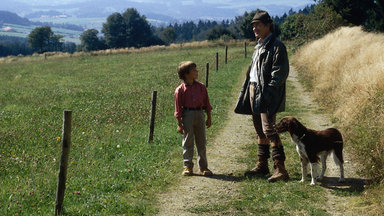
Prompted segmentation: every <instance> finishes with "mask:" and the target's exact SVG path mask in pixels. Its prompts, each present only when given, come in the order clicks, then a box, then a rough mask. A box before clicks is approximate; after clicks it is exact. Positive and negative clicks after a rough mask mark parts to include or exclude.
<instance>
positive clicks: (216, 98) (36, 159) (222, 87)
mask: <svg viewBox="0 0 384 216" xmlns="http://www.w3.org/2000/svg"><path fill="white" fill-rule="evenodd" d="M223 50H224V49H223V47H222V46H220V47H216V48H215V47H213V48H212V47H210V48H200V49H194V48H188V49H174V50H163V51H161V50H160V51H156V52H141V53H140V52H138V53H129V54H116V55H108V56H80V57H73V58H69V57H68V58H61V59H51V60H50V59H48V60H46V61H43V60H42V61H37V62H23V61H17V62H13V63H3V64H0V83H2V84H1V85H0V185H1V187H0V215H16V214H19V215H52V214H53V213H54V202H55V195H56V181H57V172H58V166H59V161H58V160H59V154H60V148H61V147H60V144H61V137H60V136H61V127H62V112H63V110H64V109H70V110H72V111H73V120H72V122H73V128H72V147H71V152H70V160H69V170H68V182H67V189H66V197H65V202H64V207H65V209H64V210H65V214H66V215H116V214H128V215H135V214H137V215H142V214H152V213H154V212H155V211H156V208H155V207H154V206H153V204H154V203H155V200H154V199H155V195H156V194H157V193H159V192H160V191H162V190H165V189H166V188H167V187H168V186H169V185H170V184H172V183H173V182H174V181H177V179H178V178H179V175H180V171H181V170H182V159H181V152H182V148H181V136H180V135H179V134H177V133H176V120H175V118H174V117H173V111H174V102H173V93H174V89H175V88H176V87H177V85H179V84H180V80H178V78H177V74H176V68H177V65H178V63H179V62H180V61H182V60H193V61H195V62H196V63H197V65H198V69H199V71H200V80H202V81H203V82H204V77H205V73H204V71H205V63H206V62H210V63H211V73H210V82H209V88H208V91H209V95H210V98H211V104H212V106H213V113H212V115H213V127H212V128H211V129H209V130H208V136H209V137H212V134H213V133H214V131H217V130H218V129H220V127H221V126H222V125H221V122H222V121H218V119H219V118H220V117H224V114H225V111H226V110H225V108H226V107H227V104H228V102H229V101H230V100H231V98H230V97H227V96H228V95H229V94H230V92H232V91H233V89H232V88H233V84H234V83H235V82H236V81H237V80H238V79H237V78H238V76H239V74H240V72H241V71H242V70H244V67H246V66H247V64H248V61H249V60H248V59H244V57H243V51H242V47H238V48H230V49H229V53H230V54H229V63H228V65H226V66H223V61H221V62H220V67H221V68H220V70H219V72H217V73H216V71H215V70H214V67H213V64H214V56H215V53H216V52H220V53H223ZM222 56H223V55H220V58H221V60H223V58H222ZM153 90H157V91H158V104H157V118H156V124H155V125H156V128H155V137H154V142H153V143H151V144H148V143H147V138H148V137H147V134H148V126H149V113H150V104H151V102H150V98H151V93H152V91H153Z"/></svg>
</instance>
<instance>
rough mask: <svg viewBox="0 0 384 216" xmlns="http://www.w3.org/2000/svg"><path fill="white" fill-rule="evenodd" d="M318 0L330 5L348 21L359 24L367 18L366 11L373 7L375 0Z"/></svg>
mask: <svg viewBox="0 0 384 216" xmlns="http://www.w3.org/2000/svg"><path fill="white" fill-rule="evenodd" d="M320 2H323V3H325V4H326V5H328V6H329V7H331V8H332V9H333V10H334V11H336V12H337V13H338V14H340V15H341V16H342V17H343V19H345V20H347V21H348V22H349V23H352V24H354V25H361V24H363V23H364V22H365V20H366V19H367V16H368V15H367V11H368V10H369V9H371V8H373V7H374V2H375V0H322V1H320ZM376 2H377V0H376Z"/></svg>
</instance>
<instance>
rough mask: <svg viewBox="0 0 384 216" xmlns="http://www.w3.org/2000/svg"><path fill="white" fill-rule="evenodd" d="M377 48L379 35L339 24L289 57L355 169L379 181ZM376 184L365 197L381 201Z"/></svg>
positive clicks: (382, 93) (382, 65)
mask: <svg viewBox="0 0 384 216" xmlns="http://www.w3.org/2000/svg"><path fill="white" fill-rule="evenodd" d="M383 47H384V35H383V34H374V33H367V32H363V31H362V30H361V28H359V27H353V28H351V27H344V28H340V29H338V30H336V31H335V32H333V33H331V34H328V35H326V36H325V37H324V38H322V39H320V40H316V41H313V42H311V43H309V44H308V45H306V46H304V47H302V48H301V49H300V50H299V51H297V52H296V54H295V55H294V57H293V63H294V65H295V67H296V68H297V70H298V71H299V73H300V77H301V79H302V80H303V83H304V84H306V85H307V88H308V89H309V90H310V91H312V92H313V95H314V96H315V98H316V99H317V102H318V103H319V104H320V105H321V106H322V107H324V108H326V109H327V110H330V111H329V112H331V113H332V114H333V116H334V118H335V121H336V122H337V125H338V126H339V127H341V129H342V131H343V134H344V139H345V143H346V147H347V148H350V149H352V150H353V151H354V155H355V156H356V159H357V160H359V162H360V164H361V167H360V169H361V170H360V171H361V173H362V174H363V175H365V176H367V177H369V178H372V179H373V180H374V181H375V182H379V183H384V133H383V131H384V55H383V51H382V48H383ZM378 187H379V189H375V190H373V191H370V192H368V193H367V195H368V197H370V198H371V199H375V200H377V201H378V202H377V203H379V204H380V205H382V203H383V200H384V195H383V193H382V190H383V189H382V187H383V186H378ZM380 188H381V189H380ZM380 191H381V192H380Z"/></svg>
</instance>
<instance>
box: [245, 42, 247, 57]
mask: <svg viewBox="0 0 384 216" xmlns="http://www.w3.org/2000/svg"><path fill="white" fill-rule="evenodd" d="M244 58H247V42H246V41H245V42H244Z"/></svg>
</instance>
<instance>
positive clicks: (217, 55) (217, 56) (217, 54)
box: [216, 52, 219, 72]
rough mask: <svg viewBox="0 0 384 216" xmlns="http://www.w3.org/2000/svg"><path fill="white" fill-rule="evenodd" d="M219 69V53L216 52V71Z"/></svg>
mask: <svg viewBox="0 0 384 216" xmlns="http://www.w3.org/2000/svg"><path fill="white" fill-rule="evenodd" d="M217 71H219V53H218V52H217V53H216V72H217Z"/></svg>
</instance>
